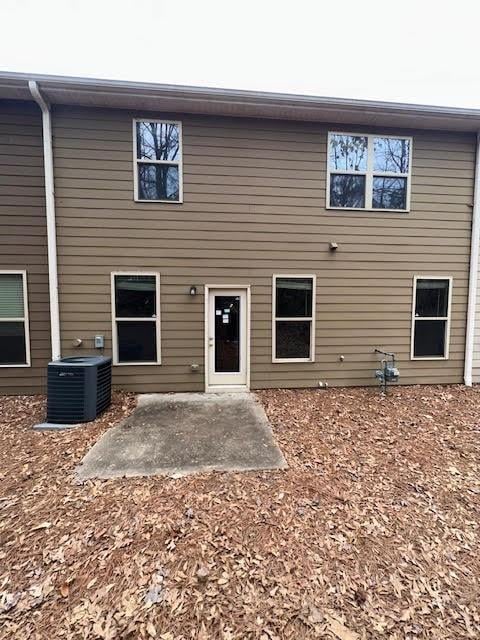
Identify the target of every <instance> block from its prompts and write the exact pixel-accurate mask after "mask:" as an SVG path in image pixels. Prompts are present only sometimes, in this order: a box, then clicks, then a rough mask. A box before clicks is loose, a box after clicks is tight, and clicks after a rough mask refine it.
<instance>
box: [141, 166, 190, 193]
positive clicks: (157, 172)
mask: <svg viewBox="0 0 480 640" xmlns="http://www.w3.org/2000/svg"><path fill="white" fill-rule="evenodd" d="M179 184H180V183H179V176H178V166H177V165H170V164H139V165H138V196H139V198H140V200H172V201H173V202H175V201H178V200H179V198H180V188H179Z"/></svg>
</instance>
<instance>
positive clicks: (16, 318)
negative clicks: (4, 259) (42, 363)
mask: <svg viewBox="0 0 480 640" xmlns="http://www.w3.org/2000/svg"><path fill="white" fill-rule="evenodd" d="M29 366H30V340H29V332H28V301H27V274H26V273H25V271H0V367H29Z"/></svg>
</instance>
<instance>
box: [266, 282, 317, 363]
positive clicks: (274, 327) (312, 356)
mask: <svg viewBox="0 0 480 640" xmlns="http://www.w3.org/2000/svg"><path fill="white" fill-rule="evenodd" d="M278 278H310V279H311V280H312V315H311V317H307V316H303V317H297V318H277V317H276V309H277V279H278ZM316 290H317V276H316V274H314V273H274V274H273V276H272V362H274V363H288V362H315V315H316ZM277 320H278V321H285V322H295V321H297V322H302V321H305V320H309V321H310V323H311V324H310V357H309V358H277V357H276V353H277Z"/></svg>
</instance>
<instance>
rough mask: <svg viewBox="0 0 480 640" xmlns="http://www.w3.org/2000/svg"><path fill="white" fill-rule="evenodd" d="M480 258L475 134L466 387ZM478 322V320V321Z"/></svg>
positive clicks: (479, 167) (479, 164)
mask: <svg viewBox="0 0 480 640" xmlns="http://www.w3.org/2000/svg"><path fill="white" fill-rule="evenodd" d="M479 257H480V132H478V133H477V148H476V160H475V183H474V191H473V211H472V239H471V248H470V276H469V281H468V309H467V330H466V335H465V370H464V382H465V384H466V386H467V387H471V386H472V383H473V351H474V342H475V325H476V321H477V318H476V317H475V316H476V313H475V310H476V305H477V296H478V269H479V266H480V265H479ZM478 320H480V318H479V319H478Z"/></svg>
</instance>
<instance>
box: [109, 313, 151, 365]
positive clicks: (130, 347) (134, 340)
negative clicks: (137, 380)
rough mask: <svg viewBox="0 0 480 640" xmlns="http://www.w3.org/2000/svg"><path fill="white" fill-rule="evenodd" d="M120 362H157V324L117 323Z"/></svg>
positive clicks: (128, 321)
mask: <svg viewBox="0 0 480 640" xmlns="http://www.w3.org/2000/svg"><path fill="white" fill-rule="evenodd" d="M117 341H118V361H119V362H156V361H157V335H156V322H155V321H152V322H136V321H134V320H127V321H125V322H122V321H117Z"/></svg>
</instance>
